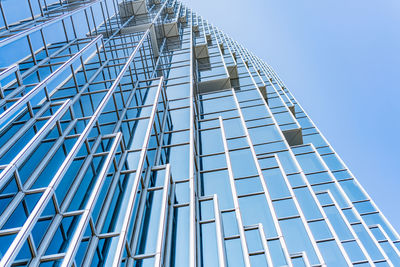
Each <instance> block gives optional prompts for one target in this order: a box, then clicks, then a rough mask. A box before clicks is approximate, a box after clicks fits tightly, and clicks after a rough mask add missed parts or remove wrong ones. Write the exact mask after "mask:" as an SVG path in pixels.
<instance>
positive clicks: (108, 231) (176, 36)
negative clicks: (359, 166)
mask: <svg viewBox="0 0 400 267" xmlns="http://www.w3.org/2000/svg"><path fill="white" fill-rule="evenodd" d="M0 11H1V12H0V108H1V110H0V258H1V259H0V266H12V265H13V266H25V265H29V266H38V265H40V266H59V265H60V266H179V267H180V266H182V267H186V266H193V267H194V266H352V265H356V266H375V265H376V266H400V253H399V250H400V239H399V235H398V233H397V232H396V231H395V230H394V229H393V227H392V226H391V225H390V223H389V222H388V221H387V220H386V219H385V217H384V216H383V215H382V213H381V212H380V211H379V209H378V208H377V207H376V205H375V204H374V202H373V201H372V200H371V199H370V197H369V196H368V195H367V193H366V192H365V191H364V189H363V188H362V187H361V186H360V184H359V183H358V182H357V180H356V179H355V178H354V176H353V174H352V173H351V172H350V171H349V170H348V169H347V167H346V165H345V164H344V163H343V161H342V160H341V159H340V158H339V157H338V155H337V154H336V153H335V151H334V150H333V148H332V147H331V146H330V145H329V143H328V142H327V140H326V139H325V138H324V137H323V135H322V134H321V133H320V132H319V130H318V128H317V127H316V126H315V125H314V124H313V122H312V121H311V120H310V118H309V117H308V116H307V114H306V113H305V111H304V110H303V109H302V107H301V106H300V105H299V104H298V103H297V101H296V100H295V98H294V97H293V95H292V94H291V93H290V91H289V90H288V89H287V88H286V86H285V85H284V83H283V82H282V81H281V80H280V78H279V77H278V76H277V74H276V73H275V72H274V71H273V70H272V69H271V67H270V66H269V65H268V64H266V63H265V62H263V61H262V60H261V59H260V58H258V57H257V56H255V55H254V54H252V53H251V52H250V51H248V50H247V49H246V48H244V47H243V46H242V45H240V44H239V43H237V42H235V41H234V40H232V39H231V38H230V37H229V36H228V35H226V34H224V33H223V32H222V31H221V30H219V29H218V28H217V27H215V26H214V25H212V24H210V23H209V22H208V21H207V20H205V19H203V18H202V17H201V16H199V15H197V14H196V13H194V12H193V11H192V10H191V9H190V8H188V7H187V6H185V5H184V4H182V3H181V2H179V1H176V0H147V1H145V0H139V1H127V0H84V1H81V0H12V1H11V0H5V1H4V0H3V1H0Z"/></svg>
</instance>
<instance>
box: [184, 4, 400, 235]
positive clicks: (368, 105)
mask: <svg viewBox="0 0 400 267" xmlns="http://www.w3.org/2000/svg"><path fill="white" fill-rule="evenodd" d="M184 2H185V3H187V4H188V5H189V6H190V7H191V8H192V9H193V10H194V11H196V12H198V13H199V14H200V15H202V16H203V17H204V18H206V19H208V21H209V22H211V23H213V24H214V25H216V26H218V27H219V28H220V29H221V30H223V31H224V32H226V33H227V34H228V35H230V36H231V37H233V38H234V39H236V40H237V41H238V42H240V43H241V44H243V45H244V46H245V47H247V48H248V49H249V50H250V51H252V52H254V53H255V54H256V55H258V56H259V57H260V58H262V59H264V60H265V61H266V62H268V63H269V64H270V65H271V66H272V67H273V68H274V69H275V71H276V72H277V73H278V75H279V76H280V77H281V78H282V79H283V81H284V82H285V84H286V85H287V86H288V88H289V90H291V92H292V93H293V94H294V95H295V97H296V99H297V100H298V101H299V102H300V103H301V105H302V106H303V108H305V110H306V111H307V112H308V114H309V115H310V117H311V119H312V120H313V121H314V122H315V123H316V125H317V126H318V127H319V129H320V130H321V131H322V133H323V134H324V135H325V137H326V138H327V139H328V141H329V142H330V143H331V145H332V146H333V147H334V149H335V150H336V152H338V154H339V155H340V156H341V157H342V159H343V160H344V161H345V163H346V164H347V165H348V166H349V167H350V169H351V171H352V172H353V173H354V174H355V175H356V177H357V179H358V180H359V181H360V183H361V184H362V185H363V186H364V188H365V189H366V190H367V192H368V193H369V194H370V196H371V197H372V198H373V199H374V201H375V202H376V203H377V205H378V206H379V208H380V209H381V210H382V211H383V212H384V214H385V215H386V217H387V218H388V219H389V221H390V222H391V223H392V224H393V226H394V227H395V228H396V229H397V230H398V231H399V230H400V210H399V208H398V203H400V192H399V190H400V179H399V178H400V177H399V169H400V156H399V151H400V140H399V137H400V134H399V133H400V123H399V115H400V104H399V103H398V102H399V101H400V90H399V89H400V88H399V80H400V51H399V49H400V31H399V27H400V2H399V1H396V0H380V1H371V0H353V1H348V0H335V1H333V0H326V1H315V0H303V1H288V0H286V1H282V0H281V1H276V0H275V1H274V0H248V1H243V0H242V1H239V0H217V1H216V0H213V1H212V0H201V1H199V0H197V1H195V0H184ZM221 14H222V15H221Z"/></svg>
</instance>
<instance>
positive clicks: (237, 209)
mask: <svg viewBox="0 0 400 267" xmlns="http://www.w3.org/2000/svg"><path fill="white" fill-rule="evenodd" d="M219 125H220V128H221V135H222V142H223V144H224V151H225V159H226V165H227V167H228V176H229V182H230V187H231V191H232V197H233V204H234V207H235V215H236V220H237V223H238V227H239V236H240V242H241V244H242V252H243V259H244V264H245V266H246V267H250V266H251V264H250V257H249V250H248V248H247V243H246V236H245V233H244V226H243V221H242V214H241V212H240V207H239V199H238V195H237V192H236V186H235V180H234V177H233V171H232V165H231V158H230V156H229V149H228V143H227V141H226V136H225V128H224V124H223V122H222V117H219Z"/></svg>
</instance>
